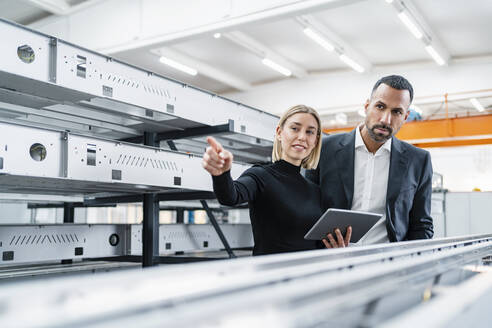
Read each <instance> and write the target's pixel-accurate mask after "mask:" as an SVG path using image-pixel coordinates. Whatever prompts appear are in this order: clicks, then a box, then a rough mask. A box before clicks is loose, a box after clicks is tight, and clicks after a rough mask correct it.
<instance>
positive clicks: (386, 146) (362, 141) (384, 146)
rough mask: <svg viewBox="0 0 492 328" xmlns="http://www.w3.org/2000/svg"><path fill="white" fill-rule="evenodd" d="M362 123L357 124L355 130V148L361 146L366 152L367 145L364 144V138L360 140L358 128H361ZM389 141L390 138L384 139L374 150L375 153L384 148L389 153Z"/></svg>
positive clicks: (390, 140)
mask: <svg viewBox="0 0 492 328" xmlns="http://www.w3.org/2000/svg"><path fill="white" fill-rule="evenodd" d="M362 126H363V124H361V125H359V126H358V127H357V128H356V129H355V130H356V131H355V149H357V148H361V147H362V148H363V149H365V150H366V151H367V152H369V151H368V150H367V147H366V144H365V143H364V140H362V135H361V134H360V129H361V128H362ZM391 142H392V138H389V139H388V140H386V142H385V143H384V144H383V145H382V146H381V147H380V148H379V149H378V150H377V151H376V153H378V152H380V151H381V149H385V150H387V151H388V152H389V153H391Z"/></svg>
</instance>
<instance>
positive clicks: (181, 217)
mask: <svg viewBox="0 0 492 328" xmlns="http://www.w3.org/2000/svg"><path fill="white" fill-rule="evenodd" d="M176 223H184V209H182V208H178V209H177V210H176Z"/></svg>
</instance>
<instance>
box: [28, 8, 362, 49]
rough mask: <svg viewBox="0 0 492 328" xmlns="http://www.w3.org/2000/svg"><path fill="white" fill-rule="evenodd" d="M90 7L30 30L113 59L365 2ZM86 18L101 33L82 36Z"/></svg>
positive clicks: (50, 19) (53, 19)
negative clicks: (125, 53)
mask: <svg viewBox="0 0 492 328" xmlns="http://www.w3.org/2000/svg"><path fill="white" fill-rule="evenodd" d="M26 1H27V0H26ZM92 1H96V2H100V5H98V6H93V5H92V4H91V6H87V5H86V2H82V3H81V4H80V5H77V6H74V7H73V8H75V7H77V8H78V7H81V6H86V7H87V8H86V10H83V11H80V12H73V13H72V12H71V13H70V15H69V16H68V18H69V19H62V17H48V18H45V19H43V20H40V21H38V22H35V23H33V24H31V25H29V27H31V28H34V29H37V30H39V31H41V32H44V33H47V34H53V35H57V36H58V35H59V33H60V31H66V32H64V33H65V34H63V35H61V36H60V38H62V39H65V40H67V41H69V42H72V43H75V44H83V45H84V46H86V47H87V48H90V49H94V50H96V51H98V52H102V53H105V54H114V53H118V52H123V51H128V50H133V49H141V48H144V49H147V50H150V49H154V48H157V47H160V46H164V45H168V44H172V43H177V42H182V41H185V40H190V39H194V38H197V37H201V36H204V35H211V34H213V33H215V32H221V33H224V32H227V31H233V30H237V29H240V28H242V27H245V26H249V25H253V24H260V23H267V22H270V21H276V20H278V19H282V18H288V17H294V16H297V15H302V14H307V13H309V12H317V11H320V10H328V9H331V8H337V7H342V6H346V5H350V4H353V3H356V2H361V1H364V0H305V1H299V0H262V1H244V0H227V1H226V0H223V1H218V0H216V1H214V2H213V4H214V6H213V8H211V6H212V5H211V4H209V3H208V2H205V1H201V0H187V1H146V0H133V1H121V0H89V1H87V2H92ZM120 3H121V4H120ZM88 7H90V8H88ZM71 11H72V9H71ZM163 12H165V17H170V18H171V19H163V16H162V14H157V13H163ZM72 15H73V16H72ZM176 17H187V19H176ZM65 18H67V16H66V17H65ZM71 18H73V19H71ZM89 18H90V21H91V24H90V27H89V29H90V30H100V31H101V32H100V33H87V30H88V26H87V19H89ZM108 22H113V23H114V24H115V25H117V24H125V28H124V29H121V32H120V33H118V31H114V30H112V31H111V33H109V31H107V30H108V28H107V27H108Z"/></svg>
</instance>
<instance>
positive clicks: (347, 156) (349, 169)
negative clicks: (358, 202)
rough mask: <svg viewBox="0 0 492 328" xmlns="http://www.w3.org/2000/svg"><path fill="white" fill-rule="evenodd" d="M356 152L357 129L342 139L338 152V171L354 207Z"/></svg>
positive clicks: (349, 204) (349, 200)
mask: <svg viewBox="0 0 492 328" xmlns="http://www.w3.org/2000/svg"><path fill="white" fill-rule="evenodd" d="M354 152H355V130H353V131H352V132H351V133H349V134H347V135H345V136H344V138H343V139H342V140H340V143H339V148H338V150H337V152H336V155H335V157H336V161H337V167H338V173H339V175H340V179H341V180H342V183H343V190H344V191H345V197H346V199H347V203H348V208H349V209H350V208H351V207H352V199H353V196H354Z"/></svg>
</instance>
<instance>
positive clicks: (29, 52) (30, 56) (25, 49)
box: [17, 44, 36, 64]
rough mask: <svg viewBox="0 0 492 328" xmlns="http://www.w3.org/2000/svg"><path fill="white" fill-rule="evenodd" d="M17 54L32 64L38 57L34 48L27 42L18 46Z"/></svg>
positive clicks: (25, 61)
mask: <svg viewBox="0 0 492 328" xmlns="http://www.w3.org/2000/svg"><path fill="white" fill-rule="evenodd" d="M17 56H18V57H19V59H20V60H22V61H23V62H24V63H26V64H30V63H32V62H33V61H34V59H36V55H35V54H34V50H33V49H32V48H31V47H30V46H28V45H27V44H25V45H22V46H20V47H18V48H17Z"/></svg>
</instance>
